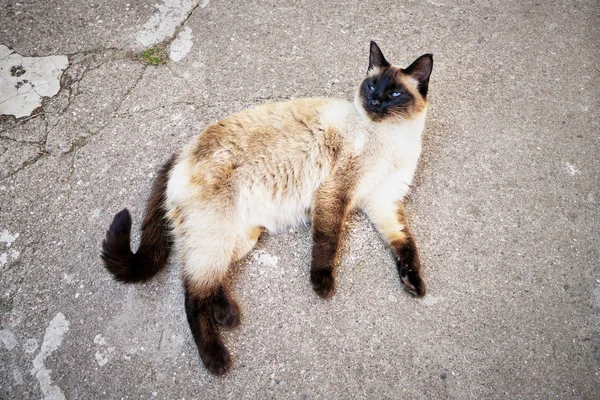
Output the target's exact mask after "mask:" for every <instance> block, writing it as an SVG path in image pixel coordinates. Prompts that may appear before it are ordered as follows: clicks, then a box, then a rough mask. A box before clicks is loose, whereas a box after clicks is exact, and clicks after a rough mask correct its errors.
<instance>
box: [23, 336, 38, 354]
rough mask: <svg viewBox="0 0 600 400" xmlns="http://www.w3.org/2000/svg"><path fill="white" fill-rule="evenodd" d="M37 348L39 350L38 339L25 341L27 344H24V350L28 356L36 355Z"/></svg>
mask: <svg viewBox="0 0 600 400" xmlns="http://www.w3.org/2000/svg"><path fill="white" fill-rule="evenodd" d="M37 348H38V341H37V339H27V340H26V341H25V343H24V344H23V350H25V353H27V354H33V353H35V351H36V350H37Z"/></svg>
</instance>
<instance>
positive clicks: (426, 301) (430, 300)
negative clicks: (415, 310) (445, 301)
mask: <svg viewBox="0 0 600 400" xmlns="http://www.w3.org/2000/svg"><path fill="white" fill-rule="evenodd" d="M440 300H441V298H440V297H434V296H425V297H423V299H421V304H423V305H424V306H425V307H431V306H433V305H435V304H437V303H439V302H440Z"/></svg>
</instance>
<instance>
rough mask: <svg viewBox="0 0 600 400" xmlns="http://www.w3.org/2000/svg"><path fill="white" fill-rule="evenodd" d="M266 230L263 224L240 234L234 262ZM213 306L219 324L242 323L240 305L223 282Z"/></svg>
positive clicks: (215, 295) (249, 248)
mask: <svg viewBox="0 0 600 400" xmlns="http://www.w3.org/2000/svg"><path fill="white" fill-rule="evenodd" d="M264 231H265V229H264V228H263V227H262V226H256V227H252V228H249V229H247V230H246V235H240V236H239V237H238V238H237V240H236V245H235V250H234V252H233V259H232V262H236V261H239V260H240V259H242V258H243V257H244V256H245V255H246V254H248V253H249V252H250V251H251V250H252V249H253V248H254V246H255V245H256V242H257V241H258V238H259V237H260V235H261V233H263V232H264ZM212 307H213V315H214V317H215V320H216V321H217V324H219V325H221V326H224V327H226V328H235V327H236V326H238V325H239V324H240V307H239V306H238V304H237V302H236V301H235V299H234V298H233V297H232V295H231V291H230V290H229V288H228V286H227V285H226V284H225V283H222V284H221V285H220V286H219V288H218V290H217V291H216V292H215V294H214V297H213V303H212Z"/></svg>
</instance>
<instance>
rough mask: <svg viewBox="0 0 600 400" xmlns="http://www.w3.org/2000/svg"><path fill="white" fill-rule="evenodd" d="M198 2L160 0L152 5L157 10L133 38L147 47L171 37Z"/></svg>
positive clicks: (196, 0) (190, 0)
mask: <svg viewBox="0 0 600 400" xmlns="http://www.w3.org/2000/svg"><path fill="white" fill-rule="evenodd" d="M199 2H200V0H162V1H161V2H160V3H158V4H156V5H154V7H156V9H157V12H156V13H155V14H154V15H152V16H151V17H150V19H149V20H148V22H146V23H145V24H144V26H143V27H142V29H141V30H140V31H139V32H138V33H137V34H136V36H135V40H136V41H137V42H138V43H140V44H141V45H143V46H144V47H149V46H153V45H155V44H157V43H160V42H162V41H163V40H165V39H166V38H168V37H171V36H172V35H173V33H175V29H176V28H177V27H178V26H179V25H180V24H181V23H182V22H183V21H185V19H186V18H187V16H188V15H189V13H190V12H191V11H192V10H193V9H194V8H195V7H197V6H198V3H199ZM203 4H204V3H203ZM207 4H208V3H207Z"/></svg>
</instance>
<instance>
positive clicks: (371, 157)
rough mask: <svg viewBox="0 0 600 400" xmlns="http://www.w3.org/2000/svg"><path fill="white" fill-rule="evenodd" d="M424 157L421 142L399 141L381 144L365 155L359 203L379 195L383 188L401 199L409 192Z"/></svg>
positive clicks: (359, 182) (357, 191)
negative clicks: (376, 194) (361, 199)
mask: <svg viewBox="0 0 600 400" xmlns="http://www.w3.org/2000/svg"><path fill="white" fill-rule="evenodd" d="M420 154H421V143H420V140H418V139H416V140H412V139H407V140H397V141H396V142H385V143H380V144H379V146H377V147H376V148H375V149H372V150H371V151H369V149H367V151H366V152H365V155H366V157H365V159H364V161H365V162H364V163H363V164H362V168H361V172H360V174H359V175H360V176H359V179H358V182H357V186H356V197H357V199H360V198H365V197H368V196H369V195H371V194H372V193H374V192H377V191H378V190H379V189H380V188H381V187H382V186H386V187H387V189H389V190H391V191H392V192H394V193H397V196H398V198H399V199H400V198H402V197H404V195H405V194H406V193H407V192H408V190H409V188H410V185H411V184H412V179H413V176H414V173H415V170H416V168H417V164H418V161H419V156H420Z"/></svg>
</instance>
